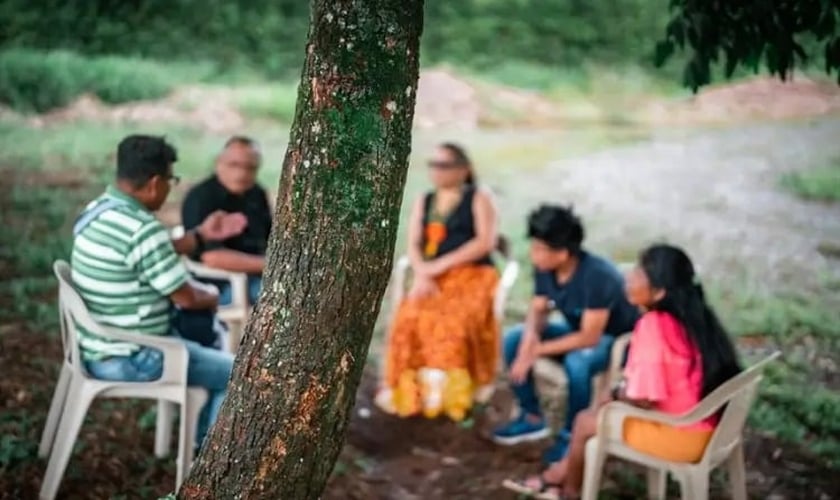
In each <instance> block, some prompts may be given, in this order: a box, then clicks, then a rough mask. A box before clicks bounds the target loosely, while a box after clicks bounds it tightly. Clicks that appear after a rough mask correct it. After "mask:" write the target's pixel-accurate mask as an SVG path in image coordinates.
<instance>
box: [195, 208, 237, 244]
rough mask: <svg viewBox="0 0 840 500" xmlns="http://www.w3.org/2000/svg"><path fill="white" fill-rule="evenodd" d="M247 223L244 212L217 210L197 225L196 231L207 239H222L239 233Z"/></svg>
mask: <svg viewBox="0 0 840 500" xmlns="http://www.w3.org/2000/svg"><path fill="white" fill-rule="evenodd" d="M247 225H248V219H247V218H246V217H245V214H242V213H233V214H229V213H227V212H225V211H223V210H217V211H215V212H213V213H212V214H210V215H208V216H207V218H206V219H204V222H202V223H201V225H200V226H198V233H199V234H200V235H201V237H202V238H204V239H205V240H207V241H224V240H226V239H228V238H232V237H234V236H237V235H239V234H241V233H242V231H244V230H245V227H246V226H247Z"/></svg>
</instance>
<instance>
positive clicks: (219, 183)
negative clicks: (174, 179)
mask: <svg viewBox="0 0 840 500" xmlns="http://www.w3.org/2000/svg"><path fill="white" fill-rule="evenodd" d="M260 160H261V155H260V149H259V146H258V144H257V143H256V142H255V141H254V140H252V139H250V138H248V137H242V136H235V137H232V138H230V139H229V140H228V141H227V142H226V143H225V147H224V149H223V150H222V152H221V153H219V156H218V158H217V159H216V172H215V174H213V175H212V176H210V177H209V178H207V179H206V180H204V181H203V182H201V183H200V184H198V185H196V186H194V187H193V188H192V189H191V190H190V192H189V193H188V194H187V197H186V199H185V200H184V204H183V206H182V207H181V219H182V222H183V224H184V228H185V229H186V230H190V229H192V228H194V227H196V226H198V225H199V224H200V223H201V221H203V220H204V219H205V218H206V217H207V215H208V214H211V213H213V212H214V211H216V210H224V211H226V212H229V213H242V214H244V215H245V217H246V218H247V219H248V225H247V226H246V228H245V231H243V232H242V234H240V235H238V236H235V237H233V238H230V239H227V240H225V241H221V242H215V243H211V242H205V243H204V244H203V245H201V247H200V248H198V249H197V250H196V252H195V253H194V254H193V255H192V258H193V259H194V260H200V261H201V262H202V263H204V264H205V265H207V266H208V267H213V268H216V269H223V270H226V271H234V272H244V273H247V274H248V296H249V297H248V299H249V301H250V303H251V304H254V303H255V302H256V300H257V297H258V296H259V292H260V285H261V284H262V279H261V277H262V271H263V268H264V266H265V249H266V246H267V244H268V236H269V233H270V232H271V209H270V208H269V206H268V197H267V195H266V192H265V190H264V189H263V188H262V187H260V185H259V184H257V171H258V170H259V167H260ZM217 285H219V287H220V296H219V303H220V304H226V303H230V301H231V291H230V285H229V284H227V283H224V282H222V283H217Z"/></svg>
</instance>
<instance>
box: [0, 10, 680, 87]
mask: <svg viewBox="0 0 840 500" xmlns="http://www.w3.org/2000/svg"><path fill="white" fill-rule="evenodd" d="M667 15H668V12H667V0H595V1H592V0H459V1H457V2H445V1H442V0H429V1H427V2H426V19H425V22H424V26H425V27H424V33H423V59H424V63H426V64H428V63H435V62H440V61H451V62H461V63H469V64H470V65H472V66H475V67H479V68H480V67H487V66H492V65H494V64H496V63H497V62H498V61H499V60H505V59H516V60H522V61H526V62H536V63H544V64H555V65H559V64H576V63H580V62H582V61H583V60H584V59H587V60H605V61H609V60H620V61H628V62H637V61H640V60H647V61H650V60H651V59H650V56H651V55H652V54H653V48H654V46H655V42H656V39H657V37H658V36H659V34H660V33H661V32H662V29H663V27H664V26H665V22H666V21H667ZM0 18H2V19H3V24H4V27H3V30H2V31H0V47H2V48H8V47H32V48H39V49H66V50H73V51H77V52H81V53H86V54H119V55H127V56H144V57H153V58H161V59H170V60H171V59H173V58H175V59H195V58H209V59H212V60H214V61H217V62H218V63H219V64H220V66H222V67H229V66H251V67H256V68H258V69H260V70H261V72H264V73H265V74H268V75H271V76H275V77H278V76H285V75H294V76H297V74H298V71H299V69H300V66H299V63H300V62H301V60H302V57H303V54H304V43H305V40H306V34H307V31H308V29H309V5H308V2H306V1H305V0H272V1H269V0H249V1H247V2H246V1H244V0H231V1H226V2H223V1H219V0H206V1H203V2H199V1H196V0H169V1H163V0H130V1H123V2H116V1H113V0H64V1H57V0H5V1H3V2H0Z"/></svg>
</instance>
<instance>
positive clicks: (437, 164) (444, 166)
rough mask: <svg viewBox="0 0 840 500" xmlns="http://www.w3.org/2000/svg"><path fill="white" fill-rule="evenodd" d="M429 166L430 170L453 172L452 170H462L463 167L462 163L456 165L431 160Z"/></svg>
mask: <svg viewBox="0 0 840 500" xmlns="http://www.w3.org/2000/svg"><path fill="white" fill-rule="evenodd" d="M428 166H429V168H439V169H441V170H452V169H455V168H460V167H461V166H462V165H461V164H460V163H456V162H454V161H435V160H429V162H428Z"/></svg>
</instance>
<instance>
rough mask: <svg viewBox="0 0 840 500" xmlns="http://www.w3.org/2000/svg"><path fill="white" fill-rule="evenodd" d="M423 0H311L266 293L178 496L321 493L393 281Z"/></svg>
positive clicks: (301, 496) (314, 495)
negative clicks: (213, 422)
mask: <svg viewBox="0 0 840 500" xmlns="http://www.w3.org/2000/svg"><path fill="white" fill-rule="evenodd" d="M422 16H423V0H312V13H311V21H310V23H311V26H310V31H309V41H308V43H307V47H306V61H305V63H304V67H303V74H302V76H301V82H300V89H299V95H298V103H297V110H296V113H295V119H294V124H293V126H292V130H291V138H290V141H289V148H288V150H287V152H286V157H285V160H284V163H283V173H282V178H281V181H280V189H279V193H278V198H277V208H276V210H275V213H274V229H273V231H272V234H271V241H270V244H269V250H268V256H267V261H268V264H267V267H266V272H265V274H264V282H263V292H262V296H261V298H260V302H259V304H258V306H257V308H256V311H255V313H254V314H253V316H252V319H251V321H250V322H249V324H248V327H247V329H246V332H245V335H244V337H243V340H242V344H241V346H240V348H239V352H238V354H237V358H236V363H235V366H234V370H233V376H232V380H231V383H230V386H229V388H228V393H227V398H226V400H225V403H224V405H223V406H222V410H221V415H220V416H219V419H218V421H217V422H216V425H215V426H214V427H213V429H212V431H211V433H210V435H209V438H208V440H207V441H206V442H205V443H204V446H203V447H202V451H201V454H200V456H199V457H198V459H197V460H196V462H195V464H194V465H193V468H192V471H191V473H190V475H189V477H188V478H187V480H186V482H185V483H184V485H183V487H182V488H181V490H180V492H179V494H178V496H179V498H190V499H192V498H200V499H223V498H224V499H227V498H255V499H256V498H259V499H262V498H270V499H291V500H299V499H309V498H312V499H314V498H318V496H319V495H320V494H321V493H322V491H323V489H324V485H325V483H326V481H327V479H328V478H329V475H330V472H331V471H332V468H333V465H334V463H335V460H336V459H337V458H338V454H339V452H340V450H341V447H342V444H343V441H344V434H345V430H346V426H347V422H348V419H349V414H350V411H351V409H352V407H353V402H354V399H355V393H356V389H357V387H358V385H359V381H360V379H361V375H362V370H363V368H364V364H365V359H366V357H367V350H368V345H369V343H370V337H371V333H372V331H373V327H374V323H375V321H376V317H377V315H378V313H379V307H380V302H381V299H382V296H383V293H384V291H385V287H386V286H387V281H388V276H389V272H390V269H391V261H392V257H393V251H394V240H395V237H396V230H397V226H398V217H399V209H400V204H401V203H402V192H403V186H404V185H405V177H406V171H407V167H408V155H409V152H410V149H411V122H412V118H413V115H414V98H415V94H416V86H417V76H418V48H419V38H420V33H421V31H422V24H423V17H422Z"/></svg>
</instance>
